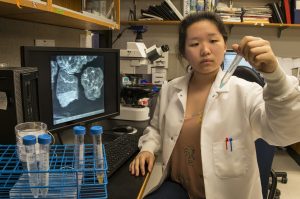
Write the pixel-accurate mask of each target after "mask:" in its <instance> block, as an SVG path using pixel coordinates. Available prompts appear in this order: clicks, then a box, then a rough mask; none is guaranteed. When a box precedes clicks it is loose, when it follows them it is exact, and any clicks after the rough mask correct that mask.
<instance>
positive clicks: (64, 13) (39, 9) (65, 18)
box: [0, 0, 120, 30]
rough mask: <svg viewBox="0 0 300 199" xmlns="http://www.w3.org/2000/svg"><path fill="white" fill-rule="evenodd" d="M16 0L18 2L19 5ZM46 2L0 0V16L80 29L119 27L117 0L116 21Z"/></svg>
mask: <svg viewBox="0 0 300 199" xmlns="http://www.w3.org/2000/svg"><path fill="white" fill-rule="evenodd" d="M16 2H20V3H19V4H20V5H19V6H18V5H17V3H16ZM48 2H50V3H47V2H43V1H30V0H19V1H16V0H0V16H1V17H4V18H10V19H17V20H24V21H31V22H37V23H43V24H50V25H56V26H63V27H69V28H75V29H82V30H103V29H119V28H120V23H119V21H120V20H119V16H120V14H119V12H120V4H119V0H115V5H116V6H115V10H116V13H117V14H116V15H117V16H116V18H117V20H116V22H115V21H112V20H109V19H107V18H105V17H101V16H96V15H93V14H84V13H81V12H76V11H73V10H70V9H67V8H64V7H61V6H57V5H54V4H52V0H48Z"/></svg>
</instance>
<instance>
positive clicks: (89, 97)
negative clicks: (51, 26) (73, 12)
mask: <svg viewBox="0 0 300 199" xmlns="http://www.w3.org/2000/svg"><path fill="white" fill-rule="evenodd" d="M21 52H22V53H21V54H22V56H21V60H22V61H21V62H22V63H21V65H22V66H23V67H25V66H29V67H36V68H37V69H38V101H39V118H40V121H41V122H45V123H46V124H47V125H48V129H49V130H56V129H61V128H65V127H69V126H72V125H75V124H78V123H82V122H93V121H95V120H99V119H103V118H106V117H112V116H116V115H118V114H119V111H120V108H119V107H120V81H119V76H120V54H119V50H116V49H99V48H98V49H92V48H57V47H22V49H21Z"/></svg>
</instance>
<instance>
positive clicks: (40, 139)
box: [38, 133, 52, 144]
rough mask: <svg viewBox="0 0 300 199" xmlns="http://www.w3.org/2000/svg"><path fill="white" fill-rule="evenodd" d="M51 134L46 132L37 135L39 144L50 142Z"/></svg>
mask: <svg viewBox="0 0 300 199" xmlns="http://www.w3.org/2000/svg"><path fill="white" fill-rule="evenodd" d="M51 140H52V138H51V136H50V135H49V134H47V133H45V134H42V135H39V137H38V142H39V144H50V143H51Z"/></svg>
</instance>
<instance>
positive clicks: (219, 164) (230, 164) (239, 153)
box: [213, 140, 249, 178]
mask: <svg viewBox="0 0 300 199" xmlns="http://www.w3.org/2000/svg"><path fill="white" fill-rule="evenodd" d="M247 156H248V155H247V150H246V148H245V147H244V146H243V142H241V141H240V140H233V141H232V150H231V147H230V144H229V143H228V146H227V149H226V144H225V141H224V142H215V143H214V144H213V159H214V167H215V173H216V175H217V176H218V177H220V178H235V177H240V176H243V175H245V174H246V172H247V170H248V166H249V163H248V160H249V158H247Z"/></svg>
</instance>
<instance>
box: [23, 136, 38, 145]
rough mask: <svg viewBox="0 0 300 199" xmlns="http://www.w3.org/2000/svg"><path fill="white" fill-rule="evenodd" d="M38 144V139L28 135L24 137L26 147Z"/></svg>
mask: <svg viewBox="0 0 300 199" xmlns="http://www.w3.org/2000/svg"><path fill="white" fill-rule="evenodd" d="M35 143H36V137H35V136H34V135H26V136H24V137H23V144H24V145H33V144H35Z"/></svg>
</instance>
